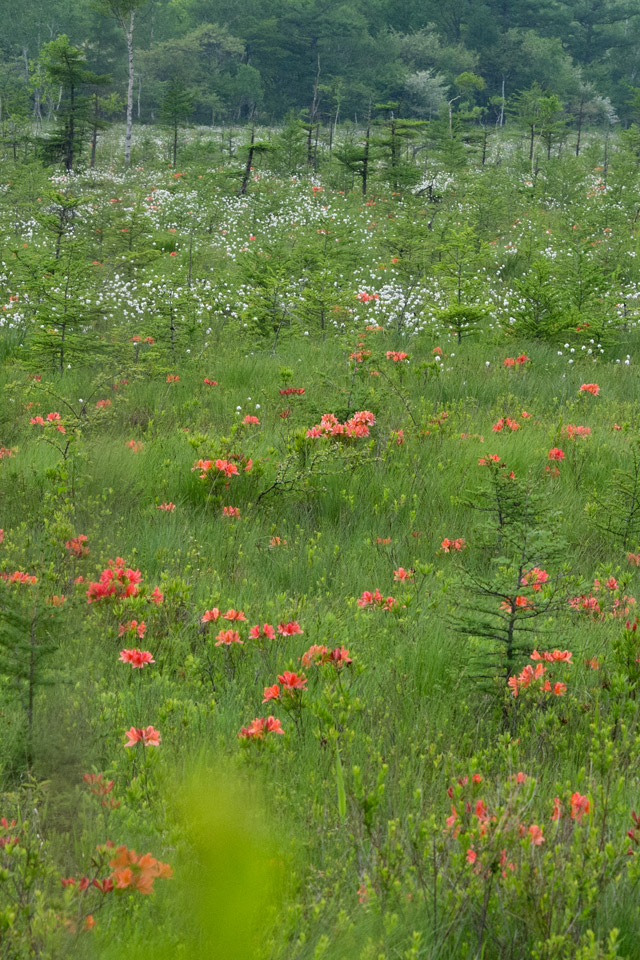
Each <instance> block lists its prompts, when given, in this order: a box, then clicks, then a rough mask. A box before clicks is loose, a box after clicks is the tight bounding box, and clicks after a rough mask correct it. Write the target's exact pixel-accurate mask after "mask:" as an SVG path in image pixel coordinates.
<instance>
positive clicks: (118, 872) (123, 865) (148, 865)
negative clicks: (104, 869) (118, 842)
mask: <svg viewBox="0 0 640 960" xmlns="http://www.w3.org/2000/svg"><path fill="white" fill-rule="evenodd" d="M109 866H110V867H113V868H114V872H113V873H112V875H111V880H112V881H113V883H114V884H115V886H116V888H117V889H118V890H127V889H132V890H137V891H138V893H142V894H145V895H147V894H150V893H152V892H153V882H154V880H155V879H156V878H158V879H166V878H169V877H171V876H172V875H173V871H172V870H171V867H170V866H169V864H168V863H161V862H160V861H159V860H156V859H155V858H154V857H152V856H151V854H150V853H145V854H142V855H138V854H137V853H136V851H135V850H128V849H127V848H126V847H125V846H120V847H118V848H117V850H116V853H115V856H114V857H113V858H112V859H111V860H110V861H109Z"/></svg>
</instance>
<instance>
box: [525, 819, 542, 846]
mask: <svg viewBox="0 0 640 960" xmlns="http://www.w3.org/2000/svg"><path fill="white" fill-rule="evenodd" d="M529 836H530V838H531V843H532V845H533V846H535V847H539V846H540V844H541V843H544V842H545V840H544V837H543V836H542V828H541V827H539V826H538V825H537V824H535V823H532V824H531V826H530V827H529Z"/></svg>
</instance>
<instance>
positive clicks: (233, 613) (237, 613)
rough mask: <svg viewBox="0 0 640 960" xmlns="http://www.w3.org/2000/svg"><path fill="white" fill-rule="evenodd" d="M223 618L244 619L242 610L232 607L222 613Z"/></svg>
mask: <svg viewBox="0 0 640 960" xmlns="http://www.w3.org/2000/svg"><path fill="white" fill-rule="evenodd" d="M222 619H223V620H246V619H247V618H246V617H245V615H244V611H243V610H234V609H233V607H231V609H229V610H227V612H226V613H223V614H222Z"/></svg>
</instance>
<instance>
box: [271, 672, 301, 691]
mask: <svg viewBox="0 0 640 960" xmlns="http://www.w3.org/2000/svg"><path fill="white" fill-rule="evenodd" d="M278 680H279V681H280V683H281V684H282V686H283V687H284V689H285V690H288V691H289V692H291V691H293V690H306V688H307V678H306V677H305V675H304V674H303V673H301V674H297V673H292V672H291V670H285V671H284V673H281V674H279V675H278Z"/></svg>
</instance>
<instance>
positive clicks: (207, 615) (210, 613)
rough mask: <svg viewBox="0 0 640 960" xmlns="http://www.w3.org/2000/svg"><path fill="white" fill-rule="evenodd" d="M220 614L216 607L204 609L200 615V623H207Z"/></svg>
mask: <svg viewBox="0 0 640 960" xmlns="http://www.w3.org/2000/svg"><path fill="white" fill-rule="evenodd" d="M219 616H220V611H219V610H218V608H217V607H213V608H212V609H211V610H205V612H204V614H203V615H202V616H201V617H200V623H209V622H210V621H211V620H217V619H218V617H219Z"/></svg>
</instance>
